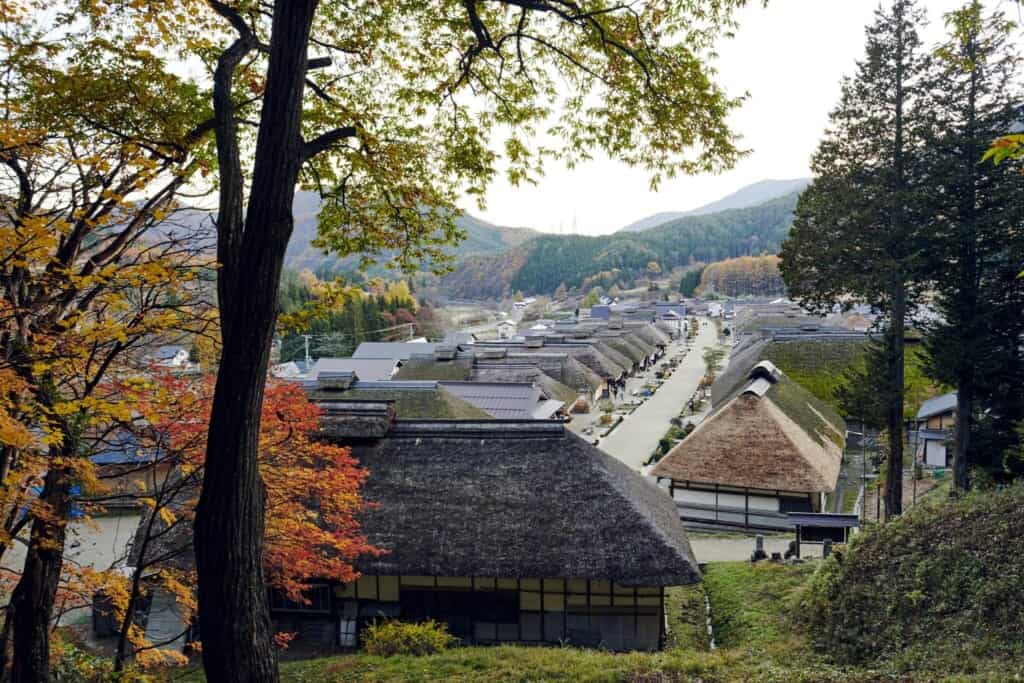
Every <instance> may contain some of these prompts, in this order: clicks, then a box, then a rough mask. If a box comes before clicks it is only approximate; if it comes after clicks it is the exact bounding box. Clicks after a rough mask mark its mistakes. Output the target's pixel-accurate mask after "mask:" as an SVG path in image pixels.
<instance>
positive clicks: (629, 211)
mask: <svg viewBox="0 0 1024 683" xmlns="http://www.w3.org/2000/svg"><path fill="white" fill-rule="evenodd" d="M885 1H886V2H888V0H885ZM962 1H963V0H922V5H923V6H924V7H925V8H926V9H927V11H928V15H929V20H930V24H929V26H928V28H927V29H926V30H925V32H924V35H923V38H924V39H925V43H926V44H931V43H932V42H934V41H937V40H939V39H940V38H941V36H942V28H943V24H942V14H943V13H945V12H948V11H950V10H952V9H955V8H956V7H958V6H960V5H961V4H962ZM749 2H750V6H748V7H746V8H744V9H743V10H741V11H740V13H739V14H738V15H737V17H738V19H739V24H740V25H739V28H738V29H737V31H736V36H735V38H733V39H731V40H728V41H722V43H721V44H720V45H719V47H718V52H719V59H718V61H717V67H718V70H719V83H720V84H722V85H723V87H724V88H725V89H726V91H727V92H728V93H729V94H730V95H739V94H741V93H743V92H748V93H749V98H748V99H747V101H746V102H745V103H744V104H743V105H742V107H741V108H740V109H739V110H738V111H736V112H735V113H734V114H733V117H732V119H731V124H732V126H733V129H734V130H735V131H737V132H738V133H739V134H741V135H742V136H743V140H742V143H741V146H742V147H744V148H747V149H751V150H752V152H751V154H750V155H749V156H747V157H746V158H744V159H743V160H742V161H740V162H739V163H738V164H737V166H736V167H735V168H734V169H733V170H731V171H728V172H726V173H723V174H720V175H717V176H714V175H701V176H695V177H685V178H677V179H675V180H673V181H670V182H665V183H663V184H662V185H661V187H660V188H659V189H658V191H657V192H656V193H655V192H651V191H650V189H649V187H648V177H647V175H646V174H645V173H644V172H643V171H642V170H640V169H630V168H628V167H626V166H625V165H623V164H620V163H616V162H614V161H611V160H608V159H607V158H605V159H595V160H594V161H593V162H590V163H588V164H584V165H580V166H578V167H577V168H576V169H574V170H572V171H569V170H567V169H566V168H564V167H563V166H561V165H560V164H551V165H549V167H548V168H547V174H546V176H545V177H544V178H543V179H542V180H541V182H540V184H539V185H538V186H523V187H519V188H513V187H510V186H509V185H508V183H506V182H504V181H498V182H496V183H495V184H494V185H493V187H492V188H491V190H490V191H489V192H488V195H487V209H486V210H485V211H482V212H481V211H479V209H477V208H476V207H475V206H472V205H471V204H470V203H469V202H467V203H466V207H465V208H467V209H469V211H470V213H473V214H475V215H478V216H480V217H482V218H484V219H485V220H488V221H491V222H492V223H496V224H498V225H507V226H520V227H531V228H536V229H538V230H544V231H548V232H562V233H566V234H568V233H571V232H573V225H574V223H575V225H576V232H578V233H580V234H600V233H608V232H613V231H614V230H617V229H618V228H620V227H622V226H624V225H626V224H628V223H631V222H633V221H635V220H638V219H640V218H643V217H644V216H648V215H650V214H652V213H657V212H659V211H684V210H686V209H691V208H695V207H697V206H700V205H702V204H707V203H708V202H711V201H714V200H716V199H719V198H720V197H722V196H724V195H727V194H729V193H730V192H733V191H735V190H737V189H739V188H740V187H743V186H744V185H748V184H750V183H754V182H757V181H758V180H763V179H765V178H775V179H784V178H798V177H802V176H808V175H810V171H809V169H808V165H809V160H810V155H811V153H812V152H813V151H814V148H815V147H816V145H817V143H818V139H819V138H820V137H821V134H822V131H823V130H824V127H825V124H826V123H827V120H828V113H829V111H830V110H831V109H832V107H833V106H834V105H835V103H836V101H837V99H838V97H839V80H840V78H841V77H842V76H843V75H852V73H853V70H854V61H855V60H856V59H859V58H860V57H861V56H862V54H863V50H864V27H865V25H867V24H868V23H870V22H871V20H872V18H873V11H874V8H875V7H877V2H876V1H874V0H769V4H768V7H767V8H764V7H762V4H761V2H760V0H749ZM986 5H988V6H989V7H995V6H1000V7H1002V8H1003V11H1005V12H1006V13H1007V14H1008V15H1009V16H1010V17H1012V18H1015V19H1016V18H1017V15H1018V10H1017V7H1016V5H1014V3H1013V2H1012V0H988V1H987V2H986Z"/></svg>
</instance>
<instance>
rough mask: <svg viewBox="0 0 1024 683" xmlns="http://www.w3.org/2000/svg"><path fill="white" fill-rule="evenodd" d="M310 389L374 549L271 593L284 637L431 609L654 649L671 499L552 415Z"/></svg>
mask: <svg viewBox="0 0 1024 683" xmlns="http://www.w3.org/2000/svg"><path fill="white" fill-rule="evenodd" d="M321 405H322V408H323V409H324V415H323V417H322V420H321V431H322V434H323V436H324V438H325V439H328V440H332V441H336V442H338V443H342V444H345V445H347V446H350V447H351V448H352V452H353V454H354V455H355V456H356V458H357V459H358V460H359V462H360V463H361V465H362V466H363V467H365V468H366V469H367V470H368V472H369V476H368V478H367V480H366V483H365V484H364V487H363V497H364V499H365V500H366V501H367V502H369V503H371V504H372V505H369V506H367V507H366V508H365V509H364V510H363V512H362V513H361V516H360V524H361V531H362V532H363V533H364V534H366V536H367V538H368V539H369V541H370V542H371V543H372V544H373V545H375V546H376V547H378V548H380V549H382V550H384V551H385V553H384V554H382V555H380V556H364V557H363V558H362V559H360V560H358V561H357V562H356V568H357V569H358V570H359V571H360V572H361V573H362V576H361V578H359V579H358V580H357V581H356V582H353V583H350V584H339V583H337V582H335V581H331V580H330V579H329V578H327V577H324V580H323V581H322V583H318V584H317V587H316V588H315V589H314V591H313V592H312V593H311V594H310V595H309V598H310V603H309V604H308V605H301V604H296V603H294V602H289V601H287V600H284V599H282V598H281V597H280V596H272V598H271V615H272V618H273V619H274V621H275V629H276V630H278V631H288V632H297V633H298V637H297V639H296V641H295V645H296V646H297V647H303V648H309V647H311V646H313V647H318V648H320V650H321V651H323V650H327V649H332V648H336V647H343V648H344V647H353V646H356V645H357V644H358V638H359V633H360V632H361V630H362V629H363V628H364V627H365V626H366V625H367V624H369V623H371V622H372V621H373V620H375V619H379V618H382V617H385V618H398V619H407V620H422V619H426V618H433V619H436V620H439V621H443V622H445V623H446V624H447V625H448V627H449V629H450V630H451V632H452V633H454V634H455V635H456V636H458V637H459V638H460V639H462V640H463V641H464V642H475V643H497V642H524V643H549V644H560V643H572V644H576V645H582V646H594V647H605V648H608V649H612V650H631V649H644V650H653V649H657V648H658V647H660V645H661V643H662V642H663V639H664V635H665V611H664V610H665V602H664V588H665V587H666V586H674V585H684V584H691V583H695V582H697V581H699V580H700V571H699V569H698V568H697V563H696V561H695V560H694V557H693V553H692V551H691V549H690V544H689V541H688V539H687V536H686V532H685V530H684V528H683V526H682V522H681V521H680V520H679V516H678V513H677V511H676V506H675V504H674V503H673V501H672V500H671V499H670V498H669V497H668V496H667V495H666V494H665V492H664V491H663V490H661V489H659V488H658V487H657V486H655V485H653V484H652V483H650V482H649V481H647V480H645V479H643V478H642V477H640V476H639V475H638V474H636V473H635V472H633V471H632V470H630V469H629V468H628V467H626V466H625V465H623V464H622V463H620V462H619V461H617V460H615V459H614V458H612V457H611V456H609V455H607V454H606V453H604V452H603V451H601V450H600V449H598V448H595V447H593V446H591V445H590V444H588V443H587V442H586V441H584V440H583V439H581V438H579V437H578V436H576V435H575V434H573V433H571V432H569V431H568V430H566V429H565V428H564V425H563V424H562V423H560V422H551V421H522V420H517V421H500V420H490V421H452V420H401V419H396V416H395V414H394V410H393V404H390V403H381V402H373V401H364V402H355V401H334V402H328V403H323V404H321ZM180 536H181V538H183V539H185V540H187V538H188V537H189V535H188V534H187V533H184V534H181V535H180ZM153 552H162V549H157V548H154V549H153ZM180 557H187V558H191V555H188V554H185V555H182V556H180Z"/></svg>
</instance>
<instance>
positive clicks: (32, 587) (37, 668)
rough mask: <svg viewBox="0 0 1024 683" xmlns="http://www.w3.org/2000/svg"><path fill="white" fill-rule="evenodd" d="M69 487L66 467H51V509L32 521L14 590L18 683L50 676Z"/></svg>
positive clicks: (46, 499)
mask: <svg viewBox="0 0 1024 683" xmlns="http://www.w3.org/2000/svg"><path fill="white" fill-rule="evenodd" d="M70 489H71V480H70V478H69V476H68V472H67V471H66V470H64V469H59V468H54V469H51V470H50V471H49V472H47V474H46V480H45V483H44V486H43V493H42V495H41V496H40V500H41V502H43V503H45V504H47V505H48V506H49V507H50V509H49V510H48V511H47V512H46V514H45V515H40V516H38V517H36V518H35V519H34V520H33V521H32V533H31V535H30V536H29V546H28V555H27V556H26V557H25V567H24V569H23V570H22V574H21V579H20V580H19V581H18V585H17V586H16V587H15V588H14V593H13V594H12V595H11V605H10V609H12V610H13V620H12V635H13V642H14V666H13V668H12V670H11V680H12V681H13V682H14V683H41V682H45V681H49V680H50V617H51V615H52V614H53V605H54V601H55V598H56V596H57V587H58V585H59V584H60V571H61V566H62V563H63V557H64V537H65V533H66V525H67V522H66V520H67V519H68V515H69V513H70V511H71V496H70Z"/></svg>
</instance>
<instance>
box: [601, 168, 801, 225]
mask: <svg viewBox="0 0 1024 683" xmlns="http://www.w3.org/2000/svg"><path fill="white" fill-rule="evenodd" d="M810 182H811V179H810V178H791V179H788V180H776V179H772V178H766V179H765V180H759V181H757V182H756V183H751V184H750V185H745V186H744V187H741V188H740V189H738V190H736V191H735V192H731V193H729V194H727V195H725V196H724V197H722V198H720V199H716V200H715V201H713V202H710V203H708V204H704V205H703V206H698V207H697V208H695V209H689V210H687V211H662V212H659V213H654V214H651V215H650V216H646V217H644V218H641V219H640V220H638V221H634V222H632V223H630V224H629V225H626V226H624V227H622V228H619V229H618V230H617V231H616V232H617V233H619V232H643V231H644V230H650V229H652V228H656V227H658V226H661V225H664V224H665V223H669V222H671V221H674V220H677V219H679V218H684V217H686V216H704V215H708V214H712V213H719V212H721V211H728V210H730V209H745V208H749V207H752V206H757V205H758V204H763V203H765V202H768V201H771V200H772V199H777V198H779V197H783V196H786V195H788V194H791V193H793V192H799V191H802V190H803V189H804V188H805V187H807V185H808V183H810Z"/></svg>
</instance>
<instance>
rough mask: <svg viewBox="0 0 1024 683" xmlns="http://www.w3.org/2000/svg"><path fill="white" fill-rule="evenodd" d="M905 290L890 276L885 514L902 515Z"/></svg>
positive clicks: (898, 279) (897, 280)
mask: <svg viewBox="0 0 1024 683" xmlns="http://www.w3.org/2000/svg"><path fill="white" fill-rule="evenodd" d="M906 305H907V304H906V288H905V286H904V284H903V281H902V279H901V278H900V275H899V274H898V273H897V274H894V275H893V292H892V312H891V319H890V321H889V330H888V340H887V343H886V345H887V346H888V349H887V354H886V357H887V358H888V361H889V363H888V368H887V369H888V374H889V376H888V377H887V378H886V380H887V381H886V385H887V387H888V389H889V391H888V394H889V395H888V396H887V397H886V399H887V400H886V429H887V430H888V432H889V463H888V473H887V474H886V476H885V515H886V518H887V519H888V518H889V517H892V516H896V515H900V514H902V513H903V373H904V369H903V363H904V341H903V335H904V328H905V323H906V320H905V319H906Z"/></svg>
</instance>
